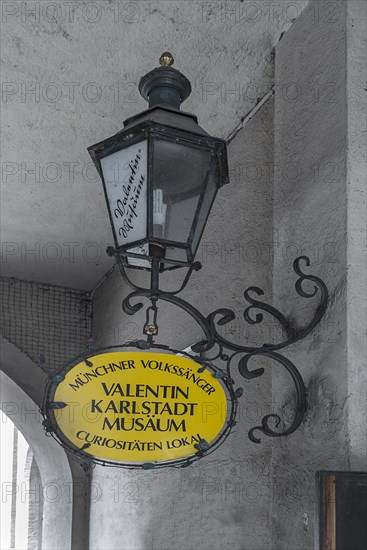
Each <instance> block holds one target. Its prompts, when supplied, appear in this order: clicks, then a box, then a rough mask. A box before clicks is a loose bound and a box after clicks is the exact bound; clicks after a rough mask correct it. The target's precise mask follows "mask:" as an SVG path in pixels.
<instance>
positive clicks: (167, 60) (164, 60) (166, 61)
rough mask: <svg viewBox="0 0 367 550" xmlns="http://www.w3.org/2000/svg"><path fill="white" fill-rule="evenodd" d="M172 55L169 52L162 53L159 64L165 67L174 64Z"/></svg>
mask: <svg viewBox="0 0 367 550" xmlns="http://www.w3.org/2000/svg"><path fill="white" fill-rule="evenodd" d="M174 61H175V60H174V59H173V55H172V54H171V53H170V52H164V53H162V55H161V57H160V58H159V64H160V65H163V66H165V67H170V66H171V65H173V63H174Z"/></svg>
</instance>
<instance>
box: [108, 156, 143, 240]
mask: <svg viewBox="0 0 367 550" xmlns="http://www.w3.org/2000/svg"><path fill="white" fill-rule="evenodd" d="M140 160H141V149H139V150H138V152H137V153H136V155H135V159H132V160H131V161H130V162H129V163H128V166H129V176H128V181H127V184H126V185H125V184H124V185H123V186H122V189H121V191H122V195H121V197H120V198H119V199H118V200H117V201H116V205H115V208H114V216H115V218H117V219H118V220H119V228H118V234H119V235H120V237H123V238H124V239H127V237H128V234H129V231H131V230H132V229H134V224H135V222H136V219H137V217H138V216H137V213H136V211H137V208H138V203H139V198H140V194H141V191H142V189H143V185H144V183H145V176H144V175H143V174H142V175H141V176H140V178H139V180H138V181H137V180H136V175H137V173H138V172H139V165H140Z"/></svg>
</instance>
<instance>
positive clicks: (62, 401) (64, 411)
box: [53, 352, 227, 463]
mask: <svg viewBox="0 0 367 550" xmlns="http://www.w3.org/2000/svg"><path fill="white" fill-rule="evenodd" d="M88 362H90V363H91V365H89V366H88V365H87V364H86V362H85V361H82V362H80V363H78V364H77V365H75V366H74V367H73V368H72V369H71V370H70V371H69V372H68V373H67V374H66V375H65V378H64V379H63V380H62V381H61V382H60V383H59V384H58V385H57V387H56V390H55V393H54V395H53V405H54V407H62V408H54V409H53V413H54V416H55V421H56V423H57V426H58V428H59V430H60V431H61V432H62V434H63V435H64V436H65V437H66V438H67V439H68V441H69V442H71V443H72V445H73V446H74V447H77V448H78V449H79V450H82V451H83V452H86V453H88V454H90V455H92V456H94V457H96V458H99V459H102V460H103V459H105V460H110V461H116V462H131V463H135V462H143V463H145V462H160V461H169V460H175V459H180V458H184V457H187V456H190V455H192V454H195V453H197V451H198V448H197V447H196V445H198V444H199V441H200V440H205V441H206V442H207V443H208V444H210V443H211V442H212V441H213V440H214V439H215V438H216V437H217V436H218V434H219V433H220V432H221V430H222V428H223V426H224V424H225V422H226V418H227V398H226V394H225V391H224V388H223V386H222V385H221V383H220V382H219V380H218V379H217V378H215V377H214V376H213V374H212V373H211V372H210V371H208V370H207V369H206V370H203V372H198V371H199V370H202V369H201V365H200V364H198V363H196V362H195V361H193V360H191V359H188V358H186V357H181V356H177V355H171V354H164V353H150V352H131V353H130V352H109V353H102V354H100V355H95V356H93V357H90V358H88Z"/></svg>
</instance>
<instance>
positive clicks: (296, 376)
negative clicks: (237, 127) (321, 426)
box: [108, 248, 328, 443]
mask: <svg viewBox="0 0 367 550" xmlns="http://www.w3.org/2000/svg"><path fill="white" fill-rule="evenodd" d="M108 253H109V254H110V255H114V256H115V257H116V261H117V264H118V267H119V270H120V273H121V275H122V278H123V280H124V281H125V283H126V284H127V285H129V286H130V287H131V288H132V289H133V290H132V292H130V294H128V296H126V297H125V298H124V300H123V301H122V308H123V311H124V312H125V313H126V314H127V315H134V314H136V313H137V312H138V311H140V310H141V309H142V308H143V307H144V304H143V303H142V302H141V301H137V302H135V300H136V299H137V298H144V299H148V300H149V301H150V305H149V306H147V309H146V319H147V321H146V324H145V326H144V334H145V335H146V337H147V340H146V341H141V340H139V341H138V342H137V344H138V347H142V348H145V349H147V348H151V347H155V346H156V345H158V346H159V344H157V343H156V342H155V340H154V337H155V336H156V335H157V334H158V323H157V316H158V306H157V304H158V302H159V301H161V302H168V303H171V304H173V305H175V306H177V307H178V308H180V309H182V310H183V311H185V312H186V313H188V314H189V315H190V316H191V318H192V319H194V321H195V322H196V323H197V324H198V325H199V326H200V328H201V329H202V331H203V333H204V336H205V339H204V340H202V341H200V342H198V343H196V344H194V345H193V346H191V349H192V351H193V352H194V353H195V354H197V356H198V359H199V362H200V361H206V362H210V364H211V365H213V366H214V361H217V362H218V361H222V362H224V369H220V368H219V370H223V372H225V373H226V378H228V379H229V380H231V381H232V382H233V380H232V378H231V368H232V365H233V364H234V362H236V361H237V368H238V371H239V373H240V374H241V375H242V376H243V377H244V378H245V379H246V380H251V379H253V378H258V377H260V376H262V375H263V374H264V369H263V368H258V369H254V370H249V368H248V367H249V364H250V362H254V361H255V360H256V358H257V357H262V358H264V357H266V358H268V359H271V360H272V362H273V363H274V362H275V363H277V364H278V365H281V366H282V367H284V368H285V369H286V371H287V372H288V374H289V375H290V376H291V379H292V381H293V383H294V386H295V414H294V418H293V421H292V423H291V424H290V426H288V427H287V428H285V429H283V430H282V431H279V430H278V431H275V429H274V428H279V425H280V423H281V418H280V417H279V415H277V414H273V413H272V414H268V415H266V416H264V418H263V419H262V421H261V424H260V425H258V426H255V427H254V428H251V430H250V431H249V434H248V436H249V438H250V440H251V441H252V442H254V443H260V441H261V440H260V438H259V437H257V436H255V431H258V432H261V433H262V434H263V435H267V436H269V437H280V436H286V435H290V434H291V433H293V432H294V431H296V430H297V428H298V427H299V426H300V424H301V422H302V420H303V418H304V415H305V413H306V410H307V398H306V389H305V385H304V382H303V379H302V376H301V374H300V373H299V371H298V369H297V367H296V366H295V365H294V364H293V363H292V362H291V361H290V360H289V359H287V358H286V357H284V356H283V355H281V354H280V353H277V351H278V350H281V349H283V348H286V347H288V346H290V345H291V344H295V343H296V342H298V341H299V340H301V339H303V338H305V337H306V336H308V335H309V334H310V333H311V332H312V330H313V329H314V328H315V327H316V326H317V325H318V324H319V322H320V321H321V319H322V317H323V315H324V313H325V311H326V308H327V304H328V290H327V287H326V285H325V283H324V282H323V281H322V280H321V279H320V278H319V277H316V276H315V275H310V274H307V273H305V272H304V271H303V270H302V267H301V265H302V263H303V264H304V265H305V266H306V267H309V266H310V260H309V258H308V257H307V256H300V257H298V258H296V260H295V261H294V262H293V269H294V271H295V273H296V274H297V275H298V279H297V280H296V283H295V289H296V292H297V294H298V295H299V296H301V297H302V298H312V297H314V296H316V294H319V296H320V300H319V304H318V306H317V308H316V311H315V313H314V316H313V318H312V320H311V321H310V322H309V323H308V324H307V325H305V326H303V327H301V328H298V327H297V328H296V327H295V326H294V324H293V323H291V322H290V320H289V319H288V318H287V317H286V316H285V315H284V314H283V313H282V312H281V311H279V310H278V309H276V308H275V307H273V306H271V305H269V304H267V303H265V302H263V301H261V300H259V299H257V298H258V297H260V296H263V295H264V291H263V290H262V289H261V288H259V287H256V286H252V287H249V288H248V289H247V290H245V292H244V297H245V300H246V301H247V302H248V303H249V304H250V305H249V306H247V307H246V309H245V310H244V313H243V315H244V319H245V321H246V322H247V323H249V324H251V325H256V324H260V323H261V322H262V321H263V318H264V313H265V314H268V315H270V316H271V317H273V318H274V319H275V320H276V321H277V322H278V323H279V325H280V326H281V327H282V329H283V331H284V333H285V335H286V337H285V338H284V339H283V340H281V341H280V342H274V343H263V344H262V345H260V346H257V347H254V346H246V345H239V344H237V343H235V342H232V341H230V340H228V339H227V338H225V337H224V336H222V335H221V334H220V333H219V331H218V327H220V326H223V325H226V324H228V323H230V322H231V321H233V320H234V319H235V317H236V315H235V313H234V311H233V310H231V309H228V308H220V309H217V310H215V311H213V312H212V313H210V314H209V315H207V316H206V317H205V316H204V315H203V314H202V313H201V312H200V311H199V310H198V309H197V308H196V307H195V306H193V305H192V304H190V303H188V302H187V301H185V300H183V299H182V298H179V297H178V296H177V294H179V293H180V292H181V291H182V290H184V288H185V287H186V286H187V283H188V282H189V280H190V277H191V275H192V273H193V272H194V271H199V270H200V269H201V267H202V266H201V264H200V263H199V262H195V263H193V264H192V265H191V266H190V267H189V269H188V271H187V273H186V276H185V278H184V280H183V283H182V285H181V287H180V288H179V289H178V290H176V291H174V292H171V291H170V292H169V291H166V290H162V289H160V288H159V274H160V270H159V266H160V262H161V258H158V257H157V258H154V259H153V261H152V266H151V269H150V273H151V279H150V286H149V287H148V288H143V287H140V286H138V285H136V284H135V283H133V282H132V281H131V279H130V278H129V276H128V274H127V267H128V266H127V263H126V260H125V258H124V257H123V256H122V255H121V253H120V252H119V251H117V250H114V249H113V248H109V249H108ZM306 281H308V282H311V283H313V285H314V288H313V290H312V291H307V290H306V289H305V287H304V283H305V282H306ZM134 302H135V303H134ZM150 313H153V320H152V321H149V318H150V317H149V315H150ZM213 351H214V354H213V355H212V356H210V352H212V353H213ZM216 368H218V367H216ZM238 390H241V388H238ZM238 393H239V394H241V391H239V392H238ZM237 396H238V395H237ZM272 423H273V424H274V427H271V424H272Z"/></svg>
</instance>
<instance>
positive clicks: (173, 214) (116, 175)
mask: <svg viewBox="0 0 367 550" xmlns="http://www.w3.org/2000/svg"><path fill="white" fill-rule="evenodd" d="M160 63H161V66H160V67H159V68H156V69H154V70H153V71H151V72H149V73H148V74H146V75H145V76H144V77H143V78H142V79H141V81H140V84H139V91H140V93H141V95H142V96H143V98H144V99H146V100H147V101H149V108H148V109H147V110H146V111H144V112H142V113H139V114H138V115H135V116H132V117H130V118H128V119H127V120H125V123H124V129H123V130H122V131H121V132H119V133H118V134H116V135H115V136H113V137H111V138H108V139H106V140H105V141H102V142H101V143H97V144H96V145H93V146H92V147H90V148H89V149H88V150H89V153H90V155H91V157H92V159H93V161H94V162H95V164H96V167H97V169H98V171H99V173H100V175H101V178H102V182H103V187H104V192H105V196H106V201H107V205H108V209H109V214H110V220H111V225H112V229H113V234H114V240H115V247H116V248H115V250H116V252H117V253H118V254H119V255H120V256H121V257H122V258H123V259H124V261H126V263H127V264H128V265H129V266H135V267H145V268H148V269H149V268H150V266H151V261H152V258H154V257H157V256H159V257H161V259H162V260H164V261H161V262H160V269H161V270H164V269H170V268H174V267H180V266H187V265H191V264H192V262H193V261H194V257H195V253H196V250H197V248H198V245H199V242H200V238H201V235H202V233H203V230H204V227H205V223H206V220H207V218H208V215H209V211H210V209H211V206H212V204H213V201H214V198H215V195H216V193H217V190H218V188H219V187H220V186H221V185H223V184H225V183H228V166H227V150H226V143H225V141H223V140H221V139H216V138H213V137H211V136H210V135H209V134H208V133H207V132H205V130H203V129H202V128H201V127H200V126H199V125H198V122H197V118H196V116H195V115H192V114H189V113H184V112H182V111H180V104H181V103H182V102H183V101H185V99H186V98H187V97H188V96H189V95H190V93H191V85H190V82H189V81H188V79H187V78H186V77H185V76H184V75H183V74H182V73H180V72H179V71H177V70H176V69H174V68H173V67H172V66H171V65H172V63H173V57H172V55H171V54H170V53H168V52H166V53H164V54H163V55H162V56H161V59H160Z"/></svg>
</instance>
